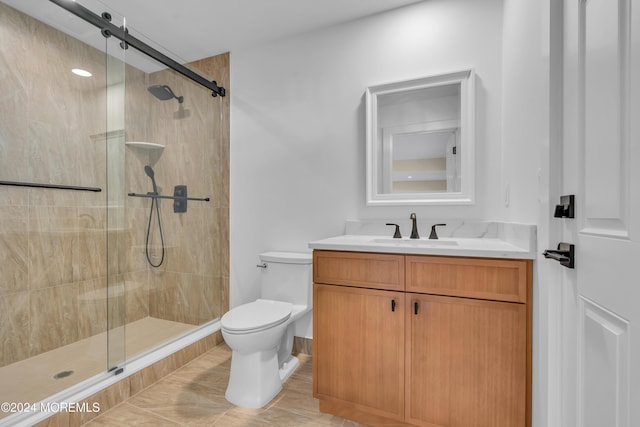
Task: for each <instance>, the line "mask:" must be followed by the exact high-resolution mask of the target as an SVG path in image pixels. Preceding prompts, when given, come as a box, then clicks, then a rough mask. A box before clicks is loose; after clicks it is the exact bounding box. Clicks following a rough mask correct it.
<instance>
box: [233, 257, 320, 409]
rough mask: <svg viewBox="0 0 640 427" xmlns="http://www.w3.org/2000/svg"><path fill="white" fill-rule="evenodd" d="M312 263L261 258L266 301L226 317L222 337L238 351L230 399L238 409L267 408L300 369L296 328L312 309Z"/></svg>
mask: <svg viewBox="0 0 640 427" xmlns="http://www.w3.org/2000/svg"><path fill="white" fill-rule="evenodd" d="M311 259H312V258H311V254H310V253H294V252H266V253H263V254H261V255H260V260H261V261H262V264H261V265H259V266H260V267H263V270H262V272H261V277H260V296H261V298H260V299H258V300H256V301H254V302H250V303H248V304H243V305H240V306H238V307H235V308H232V309H231V310H229V311H228V312H227V313H226V314H225V315H224V316H222V320H221V324H222V336H223V337H224V340H225V341H226V343H227V345H228V346H229V347H230V348H231V350H233V353H232V355H231V373H230V376H229V385H228V386H227V392H226V394H225V397H226V398H227V400H228V401H229V402H231V403H233V404H234V405H237V406H243V407H246V408H261V407H263V406H264V405H266V404H267V403H268V402H269V401H270V400H271V399H273V398H274V397H275V396H276V395H277V394H278V393H279V392H280V390H282V383H284V382H285V381H286V380H287V378H289V376H290V375H291V374H292V373H293V371H295V369H296V368H297V367H298V364H299V363H300V362H299V361H298V359H297V358H296V357H294V356H292V355H291V349H292V347H293V326H294V322H295V321H296V320H298V319H299V318H300V317H302V316H303V315H304V314H306V313H308V312H309V311H310V310H311V304H312V292H311V289H312V287H311V282H312V267H311Z"/></svg>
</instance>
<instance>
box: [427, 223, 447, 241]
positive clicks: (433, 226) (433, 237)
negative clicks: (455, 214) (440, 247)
mask: <svg viewBox="0 0 640 427" xmlns="http://www.w3.org/2000/svg"><path fill="white" fill-rule="evenodd" d="M445 225H447V224H433V225H432V226H431V234H429V238H430V239H432V240H437V239H438V233H436V227H444V226H445Z"/></svg>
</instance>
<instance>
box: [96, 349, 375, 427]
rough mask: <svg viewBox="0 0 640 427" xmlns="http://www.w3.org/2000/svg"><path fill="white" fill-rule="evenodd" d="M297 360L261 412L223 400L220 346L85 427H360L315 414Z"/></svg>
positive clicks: (303, 367)
mask: <svg viewBox="0 0 640 427" xmlns="http://www.w3.org/2000/svg"><path fill="white" fill-rule="evenodd" d="M299 359H300V367H299V368H298V369H297V371H296V372H294V373H293V375H292V376H291V378H289V380H288V381H287V382H286V383H285V385H284V389H283V390H282V391H281V392H280V394H278V395H277V396H276V397H275V398H274V399H273V400H272V401H271V402H270V403H269V404H268V405H267V406H266V407H264V408H261V409H255V410H253V409H246V408H239V407H236V406H234V405H232V404H231V403H229V402H227V401H226V400H225V398H224V392H225V389H226V387H227V381H228V378H229V368H230V367H231V350H230V349H229V348H228V347H227V346H226V345H224V344H222V345H219V346H217V347H216V348H214V349H213V350H211V351H209V352H207V353H205V354H203V355H202V356H200V357H198V358H197V359H194V360H192V361H191V362H190V363H188V364H186V365H185V366H183V367H182V368H180V369H178V370H177V371H175V372H174V373H172V374H170V375H168V376H167V377H165V378H163V379H161V380H160V381H158V382H156V383H155V384H153V385H151V386H149V387H148V388H147V389H145V390H143V391H141V392H140V393H138V394H136V395H135V396H133V397H131V398H129V399H128V400H126V401H125V402H123V403H121V404H120V405H118V406H116V407H114V408H112V409H111V410H109V411H106V412H105V413H103V414H101V415H100V416H98V417H97V418H94V419H93V420H92V421H91V422H89V423H88V424H85V426H89V427H98V426H154V427H158V426H216V427H218V426H223V427H236V426H252V427H253V426H256V427H258V426H272V427H273V426H277V427H287V426H296V427H297V426H349V427H355V426H364V424H359V423H356V422H353V421H349V420H346V419H344V418H340V417H336V416H333V415H329V414H322V413H320V412H319V410H318V401H317V400H316V399H314V398H313V396H312V390H311V384H312V376H311V357H310V356H307V355H303V354H301V355H299Z"/></svg>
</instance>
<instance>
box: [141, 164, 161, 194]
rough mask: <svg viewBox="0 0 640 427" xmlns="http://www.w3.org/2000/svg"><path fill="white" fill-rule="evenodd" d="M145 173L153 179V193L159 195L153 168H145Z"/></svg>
mask: <svg viewBox="0 0 640 427" xmlns="http://www.w3.org/2000/svg"><path fill="white" fill-rule="evenodd" d="M144 173H146V174H147V176H148V177H149V178H151V184H152V185H153V192H154V193H156V194H158V186H156V180H155V178H154V175H155V173H154V172H153V169H151V166H145V167H144Z"/></svg>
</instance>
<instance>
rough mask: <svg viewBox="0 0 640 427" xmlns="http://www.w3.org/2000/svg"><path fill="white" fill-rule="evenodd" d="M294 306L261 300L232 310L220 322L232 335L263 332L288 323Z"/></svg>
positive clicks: (281, 302)
mask: <svg viewBox="0 0 640 427" xmlns="http://www.w3.org/2000/svg"><path fill="white" fill-rule="evenodd" d="M292 308H293V304H291V303H288V302H283V301H272V300H264V299H259V300H256V301H254V302H250V303H248V304H242V305H240V306H238V307H235V308H232V309H231V310H229V311H228V312H227V313H225V315H224V316H222V319H221V320H220V323H221V324H222V328H223V329H224V330H226V331H227V332H230V333H232V334H239V333H240V334H246V333H252V332H258V331H262V330H264V329H269V328H272V327H274V326H277V325H279V324H281V323H284V322H286V321H287V320H289V317H291V309H292Z"/></svg>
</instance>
